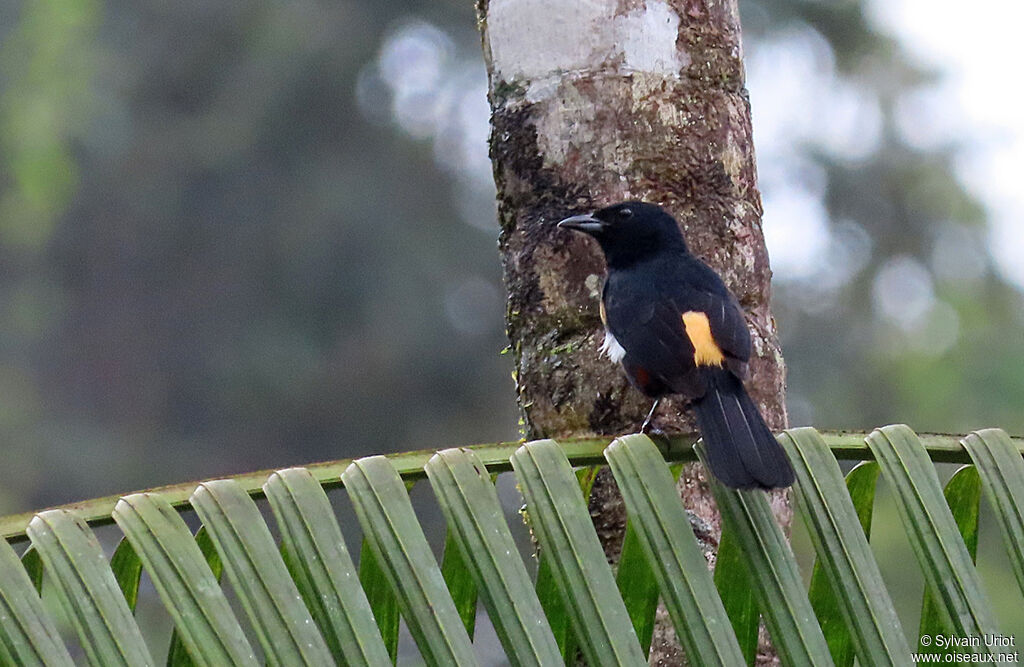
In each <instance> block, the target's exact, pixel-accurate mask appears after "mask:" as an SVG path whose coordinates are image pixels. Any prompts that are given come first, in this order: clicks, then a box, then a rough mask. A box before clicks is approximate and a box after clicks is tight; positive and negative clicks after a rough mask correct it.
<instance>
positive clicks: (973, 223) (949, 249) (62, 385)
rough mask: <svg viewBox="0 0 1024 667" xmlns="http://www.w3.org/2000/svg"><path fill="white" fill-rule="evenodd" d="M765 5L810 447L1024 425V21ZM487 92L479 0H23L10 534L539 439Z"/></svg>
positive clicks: (1001, 8)
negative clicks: (59, 518)
mask: <svg viewBox="0 0 1024 667" xmlns="http://www.w3.org/2000/svg"><path fill="white" fill-rule="evenodd" d="M741 10H742V20H743V24H744V30H745V50H746V60H747V71H748V84H749V89H750V93H751V100H752V104H753V114H754V128H755V130H754V131H755V142H756V145H757V150H758V160H759V172H760V178H761V188H762V191H763V197H764V207H765V216H764V227H765V233H766V237H767V240H768V243H769V250H770V253H771V257H772V262H773V267H774V269H775V312H776V316H777V319H778V324H779V331H780V334H781V337H782V342H783V349H784V353H785V357H786V360H787V363H788V366H789V406H790V413H791V421H792V423H793V424H794V425H800V424H814V425H816V426H819V427H823V428H870V427H873V426H876V425H880V424H884V423H890V422H897V421H899V422H906V423H909V424H911V425H912V426H913V427H914V428H916V429H918V430H923V431H965V430H969V429H973V428H979V427H984V426H993V425H998V426H1002V427H1003V428H1006V429H1007V430H1009V431H1010V432H1011V433H1016V434H1021V433H1024V218H1022V214H1021V211H1022V210H1024V188H1021V187H1020V184H1019V174H1020V173H1021V167H1020V165H1021V164H1022V163H1024V120H1022V119H1024V113H1021V108H1022V102H1024V100H1022V99H1021V93H1020V87H1019V84H1018V83H1017V79H1018V78H1019V73H1018V70H1019V54H1018V52H1017V47H1018V45H1019V38H1018V36H1017V34H1016V31H1017V30H1018V29H1019V26H1020V25H1021V24H1022V23H1024V9H1022V8H1021V7H1020V5H1019V3H1010V2H1000V1H998V0H979V1H978V2H976V3H972V4H970V5H969V6H967V5H963V4H962V3H954V2H952V1H951V0H944V1H941V2H929V1H928V0H744V1H743V2H741ZM567 38H571V36H567ZM485 91H486V74H485V71H484V66H483V62H482V58H481V53H480V45H479V36H478V33H477V31H476V26H475V16H474V10H473V6H472V3H471V2H469V0H459V1H455V0H431V1H430V2H417V1H413V0H389V1H388V2H372V1H370V0H330V1H329V2H328V1H326V0H291V1H290V2H287V3H278V2H267V1H265V0H256V1H242V0H217V1H209V0H183V1H181V2H176V3H170V4H169V3H165V2H156V1H155V0H133V1H132V2H128V1H126V0H48V1H46V2H29V1H25V0H13V1H12V0H8V1H6V2H0V514H6V513H10V512H15V511H21V510H26V509H29V508H32V507H40V506H45V505H50V504H54V503H61V502H67V501H72V500H76V499H80V498H84V497H91V496H97V495H103V494H108V493H114V492H118V491H128V490H134V489H138V488H143V487H148V486H153V485H157V484H163V483H170V482H177V481H183V480H187V479H191V478H198V477H209V476H214V475H220V474H227V473H232V472H240V471H245V470H253V469H258V468H265V467H271V466H284V465H293V464H299V463H304V462H310V461H317V460H324V459H334V458H342V457H349V456H357V455H364V454H370V453H380V452H386V451H395V450H404V449H418V448H425V447H440V446H449V445H455V444H469V443H474V442H486V441H493V440H501V439H512V438H515V437H517V435H518V426H517V412H516V408H515V405H514V393H513V386H512V381H511V379H510V377H509V374H510V371H511V364H510V361H509V359H508V358H507V357H505V356H503V355H502V354H501V352H502V349H503V347H504V345H505V339H504V333H503V319H502V318H503V300H504V295H503V288H502V285H501V274H500V266H499V260H498V253H497V249H496V237H497V225H496V222H495V213H494V192H493V183H492V181H491V175H490V162H489V160H488V157H487V147H486V137H487V131H488V127H487V119H488V107H487V102H486V99H485ZM876 521H877V522H879V523H882V522H885V521H887V519H886V518H885V516H883V515H880V516H879V518H878V519H877V520H876ZM888 524H889V525H890V526H892V532H893V535H891V536H886V535H885V534H882V535H879V536H878V540H877V543H878V544H879V545H880V546H878V547H877V548H879V549H880V550H882V551H886V552H891V553H892V554H894V556H892V562H893V563H896V564H897V565H894V567H897V568H898V563H899V562H901V561H906V562H907V565H906V566H905V567H906V568H907V573H906V576H904V573H902V571H901V570H899V569H897V570H895V574H892V573H888V575H887V579H889V580H890V581H893V582H896V583H897V584H900V582H903V581H904V580H905V581H907V582H909V583H907V584H906V585H907V586H910V587H911V589H912V590H911V591H910V593H908V596H907V598H906V599H907V600H908V602H905V603H901V604H905V606H906V608H907V609H908V610H909V612H908V613H911V614H912V613H913V607H914V606H915V605H916V604H917V600H919V599H920V598H919V597H917V596H918V595H919V586H920V582H919V578H918V579H914V573H912V572H911V570H912V569H913V567H914V566H913V560H912V556H910V552H909V547H907V546H906V545H905V543H901V542H899V537H900V536H899V535H898V533H899V529H898V523H897V522H896V518H895V516H891V517H889V519H888ZM982 530H983V540H984V539H985V535H986V534H988V535H990V536H991V537H992V538H993V539H997V538H995V534H994V532H993V531H994V530H995V529H994V528H992V527H991V526H988V525H987V524H986V525H983V526H982ZM986 531H988V532H987V533H986ZM797 538H798V539H799V535H797ZM900 549H903V551H900ZM986 558H988V557H987V556H984V554H983V558H982V561H983V563H982V565H983V567H984V568H985V571H986V572H991V573H994V574H991V575H986V576H989V582H990V584H991V586H990V590H991V589H994V592H993V594H994V596H995V597H1000V599H1002V598H1005V597H1006V596H1008V595H1015V594H1016V590H1015V587H1014V586H1013V583H1012V582H1013V580H1012V577H1010V575H1008V573H1007V571H1006V570H1005V563H1001V562H999V559H998V557H997V556H993V557H992V558H993V560H992V562H991V563H988V561H987V560H986ZM1007 577H1009V578H1007ZM915 582H916V583H915ZM1003 582H1005V583H1006V585H1005V586H1003V585H1002V583H1003ZM900 585H902V584H900ZM913 586H918V588H917V589H916V590H917V591H918V592H917V593H916V594H914V589H913ZM1006 591H1008V592H1006ZM1000 604H1002V605H1003V607H1002V608H1005V609H1014V608H1016V609H1019V607H1020V604H1021V602H1020V600H1019V595H1017V597H1016V598H1007V599H1006V600H1004V601H1003V602H1001V603H1000ZM1010 613H1011V612H1007V614H1010ZM1003 618H1010V619H1011V622H1016V621H1012V619H1013V618H1014V617H1013V616H1012V615H1006V614H1004V615H1003ZM1020 624H1024V621H1020ZM1020 629H1021V630H1022V631H1024V625H1022V627H1021V628H1020Z"/></svg>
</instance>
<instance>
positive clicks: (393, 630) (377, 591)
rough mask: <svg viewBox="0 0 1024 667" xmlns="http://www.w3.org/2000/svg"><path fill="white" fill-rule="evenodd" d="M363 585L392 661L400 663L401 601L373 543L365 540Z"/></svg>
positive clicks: (361, 569)
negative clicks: (399, 610) (375, 551)
mask: <svg viewBox="0 0 1024 667" xmlns="http://www.w3.org/2000/svg"><path fill="white" fill-rule="evenodd" d="M359 584H360V585H361V586H362V588H363V592H365V593H366V600H367V602H369V603H370V609H371V610H372V611H373V618H374V619H375V620H376V621H377V630H378V631H379V632H380V636H381V639H382V640H383V641H384V647H385V649H386V650H387V652H388V656H389V657H390V658H391V662H392V663H394V662H397V660H398V631H399V624H400V621H401V615H400V614H399V613H398V598H397V597H395V592H394V591H393V590H392V589H391V584H390V583H388V577H387V575H386V574H384V570H383V568H381V565H380V562H379V561H378V560H377V556H375V555H374V553H373V549H372V548H370V543H369V541H368V540H366V539H365V538H364V539H363V544H362V546H361V548H360V550H359Z"/></svg>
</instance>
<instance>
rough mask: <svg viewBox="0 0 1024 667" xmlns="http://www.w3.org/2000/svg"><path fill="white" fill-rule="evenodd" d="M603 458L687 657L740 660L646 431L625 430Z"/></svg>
mask: <svg viewBox="0 0 1024 667" xmlns="http://www.w3.org/2000/svg"><path fill="white" fill-rule="evenodd" d="M605 458H607V459H608V463H609V464H610V465H611V468H612V472H613V473H614V474H615V479H616V481H617V482H618V485H619V489H620V490H621V491H622V497H623V499H624V500H625V502H626V507H627V509H628V510H629V514H630V519H631V521H633V522H634V525H635V526H636V530H637V536H638V538H639V542H640V543H641V545H642V546H643V550H644V552H645V554H646V556H647V559H648V562H649V563H650V565H651V566H652V567H653V571H654V572H653V574H654V577H655V578H656V580H657V584H658V588H659V589H660V590H661V594H662V598H663V599H664V601H665V606H666V608H667V609H668V612H669V615H670V616H671V617H672V622H673V624H674V625H675V628H676V635H677V636H678V638H679V640H680V642H681V643H682V645H683V648H684V649H685V650H686V656H687V658H689V662H690V663H691V664H699V665H726V666H730V667H731V666H734V665H739V664H742V663H743V660H744V659H743V653H742V651H741V650H740V646H739V643H737V641H736V635H735V634H734V633H733V632H732V627H731V625H730V623H729V617H728V616H727V615H726V613H725V608H724V607H723V606H722V601H721V599H720V598H719V597H718V591H717V590H716V589H715V583H714V581H713V579H712V577H711V573H710V572H709V571H708V569H707V562H706V561H705V560H704V554H703V552H702V551H701V549H700V546H699V545H698V544H697V539H696V537H694V535H693V529H692V528H691V527H690V520H689V518H687V516H686V512H685V510H684V509H683V504H682V501H681V500H680V498H679V492H678V491H677V490H676V484H675V480H674V479H673V478H672V474H671V473H670V472H669V469H668V466H667V465H665V460H664V459H663V458H662V457H661V454H660V453H659V452H658V448H657V447H655V445H654V443H653V442H651V440H650V439H649V438H648V437H647V436H646V435H629V436H625V437H623V438H619V439H618V440H615V441H614V442H613V443H612V444H611V445H609V446H608V449H606V450H605Z"/></svg>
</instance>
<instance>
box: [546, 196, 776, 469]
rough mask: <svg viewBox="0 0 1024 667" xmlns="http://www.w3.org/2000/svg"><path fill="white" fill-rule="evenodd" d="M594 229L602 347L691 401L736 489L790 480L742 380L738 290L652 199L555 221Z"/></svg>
mask: <svg viewBox="0 0 1024 667" xmlns="http://www.w3.org/2000/svg"><path fill="white" fill-rule="evenodd" d="M558 226H559V227H561V228H563V229H573V230H576V231H580V232H583V233H585V234H589V235H590V236H592V237H594V238H595V239H596V240H597V242H598V243H599V244H600V245H601V250H603V251H604V256H605V261H606V263H607V265H608V273H607V277H606V278H605V282H604V289H603V290H602V294H601V320H602V321H603V322H604V325H605V339H604V345H603V346H602V348H601V349H602V351H603V352H605V353H606V354H607V355H608V357H609V358H610V359H611V360H612V361H614V362H622V367H623V369H625V371H626V375H627V376H628V377H629V380H630V382H631V383H632V384H633V386H635V387H636V388H637V389H639V390H640V391H642V392H643V393H644V394H646V395H647V396H649V397H650V398H653V399H655V401H654V406H653V407H652V408H651V412H650V413H649V414H648V415H647V419H646V420H644V424H643V427H642V428H641V430H642V431H643V432H646V431H647V429H648V427H649V426H650V422H651V418H652V416H653V415H654V411H655V410H656V409H657V407H658V402H659V401H660V399H661V398H662V397H663V396H666V395H668V394H677V395H680V396H683V397H685V398H687V399H690V400H691V401H692V403H693V407H694V410H695V411H696V413H697V425H698V426H699V427H700V432H701V435H702V436H703V438H704V444H705V446H706V449H707V455H708V461H709V463H710V464H711V471H712V472H713V473H714V474H715V476H716V477H718V479H720V480H721V481H722V482H723V483H724V484H725V485H726V486H729V487H732V488H735V489H751V488H764V489H773V488H779V487H785V486H789V485H790V484H792V483H793V468H792V466H790V464H789V461H788V460H787V459H786V455H785V453H784V452H783V450H782V447H781V446H780V445H779V443H778V442H776V440H775V436H773V435H772V433H771V431H770V430H768V426H767V425H765V423H764V418H762V417H761V413H760V412H758V409H757V406H755V405H754V402H753V401H752V400H751V399H750V396H748V395H747V392H746V390H745V389H744V388H743V379H744V378H745V377H746V374H747V360H748V359H749V358H750V332H749V331H748V330H747V323H746V321H745V320H744V318H743V311H742V310H741V309H740V305H739V303H738V302H737V301H736V297H735V296H733V294H732V293H731V292H730V291H729V289H728V288H727V287H726V286H725V283H723V282H722V279H721V278H720V277H719V276H718V274H716V273H715V272H714V271H713V270H712V269H711V267H709V266H708V265H707V264H705V263H704V262H702V261H701V260H699V259H697V258H696V257H694V256H693V255H691V254H690V252H689V250H688V249H687V247H686V241H684V240H683V235H682V232H680V231H679V225H678V224H677V223H676V221H675V219H674V218H673V217H672V216H671V215H669V214H668V213H667V212H665V211H664V210H663V209H662V208H661V207H660V206H657V205H655V204H648V203H645V202H639V201H629V202H623V203H621V204H615V205H614V206H609V207H607V208H603V209H601V210H599V211H597V212H595V213H592V214H588V215H576V216H573V217H571V218H566V219H565V220H562V221H561V222H559V223H558Z"/></svg>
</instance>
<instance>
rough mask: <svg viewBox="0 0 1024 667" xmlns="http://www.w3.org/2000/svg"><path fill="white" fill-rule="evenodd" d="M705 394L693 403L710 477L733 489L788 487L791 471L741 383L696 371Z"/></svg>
mask: <svg viewBox="0 0 1024 667" xmlns="http://www.w3.org/2000/svg"><path fill="white" fill-rule="evenodd" d="M701 372H702V375H703V379H704V381H705V384H706V386H707V393H705V394H704V396H702V397H701V398H699V399H697V400H696V401H695V402H694V408H695V410H696V412H697V425H698V426H699V427H700V432H701V436H702V437H703V439H704V448H705V451H706V452H707V456H708V463H709V464H710V466H711V472H712V473H714V475H715V476H716V477H717V478H718V479H720V480H721V481H722V482H723V483H724V484H725V485H726V486H728V487H731V488H734V489H753V488H762V489H774V488H780V487H786V486H789V485H790V484H792V483H793V467H792V466H791V465H790V463H789V460H788V459H787V458H786V453H785V452H784V451H783V449H782V446H781V445H779V443H778V442H777V441H776V440H775V436H774V435H772V432H771V431H770V430H769V429H768V426H767V425H766V424H765V423H764V419H763V418H762V417H761V413H760V412H759V411H758V409H757V406H756V405H754V402H753V401H752V400H751V399H750V396H749V395H747V392H746V390H745V389H744V388H743V383H742V382H741V381H740V379H739V378H737V377H736V376H735V375H733V374H732V373H731V372H729V371H728V370H726V369H723V368H702V369H701Z"/></svg>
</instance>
